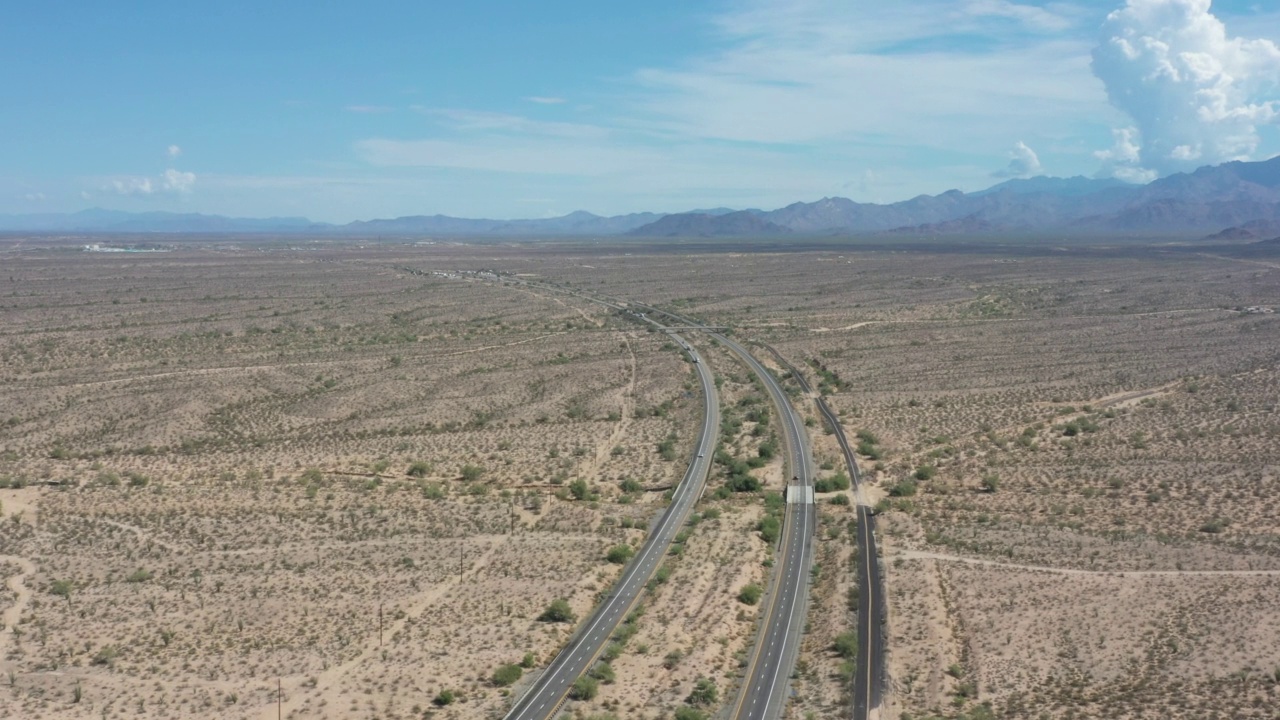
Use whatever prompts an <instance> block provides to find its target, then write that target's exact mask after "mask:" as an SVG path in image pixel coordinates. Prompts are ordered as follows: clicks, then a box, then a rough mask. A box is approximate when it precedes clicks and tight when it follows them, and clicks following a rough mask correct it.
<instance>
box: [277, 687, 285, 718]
mask: <svg viewBox="0 0 1280 720" xmlns="http://www.w3.org/2000/svg"><path fill="white" fill-rule="evenodd" d="M283 716H284V687H283V686H282V685H281V681H280V678H278V677H277V678H276V720H281V718H282V717H283Z"/></svg>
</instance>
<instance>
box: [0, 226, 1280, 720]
mask: <svg viewBox="0 0 1280 720" xmlns="http://www.w3.org/2000/svg"><path fill="white" fill-rule="evenodd" d="M795 244H796V245H797V246H803V247H791V248H781V247H776V246H760V247H756V248H751V247H739V248H735V250H738V251H736V252H726V251H725V250H726V249H725V248H721V247H716V246H714V245H703V246H691V245H681V246H675V245H670V246H661V247H660V246H650V245H642V244H638V243H637V244H632V245H628V246H627V247H626V248H625V249H622V248H620V247H619V248H608V247H606V248H603V249H601V248H600V247H587V246H583V245H572V244H560V243H546V244H523V245H520V244H474V245H455V244H451V243H443V242H442V243H436V244H431V245H415V244H412V243H408V244H399V243H385V244H382V245H376V246H375V245H370V246H367V247H363V248H361V247H356V246H336V245H333V246H331V245H327V244H323V243H303V244H299V245H295V246H285V245H277V244H271V243H262V242H260V241H255V242H254V243H246V242H210V243H195V244H193V246H192V247H189V248H183V249H180V250H178V251H175V252H172V253H164V254H155V255H147V256H129V255H118V256H113V255H109V254H92V255H89V254H81V253H77V252H74V251H72V250H70V249H69V248H68V247H64V246H60V245H58V244H57V243H55V242H47V243H41V242H35V243H31V242H26V243H16V244H13V243H11V244H8V245H5V246H4V247H3V248H2V249H0V252H2V253H3V254H2V257H3V261H4V267H5V272H4V273H3V274H0V275H2V276H0V281H7V284H6V285H4V290H5V291H4V292H3V293H0V313H3V316H4V317H5V319H6V322H5V324H4V327H3V329H2V330H0V358H3V362H2V363H0V485H2V486H3V487H0V513H2V514H3V517H2V518H0V573H3V576H4V583H5V585H6V587H7V588H8V592H7V594H6V595H4V596H3V598H0V611H2V612H3V617H4V621H5V625H6V632H4V633H3V634H2V635H0V662H2V663H3V667H2V668H0V670H3V673H4V677H5V678H6V681H7V687H5V688H0V714H5V715H13V716H19V717H49V718H54V717H80V716H83V717H125V716H129V717H133V716H137V717H148V716H155V717H172V716H175V715H181V716H202V717H273V716H274V713H275V712H276V702H277V700H278V699H279V700H280V701H281V702H282V709H283V710H284V713H285V714H286V715H290V716H292V717H299V718H300V717H368V718H373V717H378V718H412V717H426V716H432V717H439V718H489V717H495V716H499V715H500V714H501V712H502V710H503V709H504V708H505V707H506V706H507V705H508V704H509V702H510V700H511V698H512V696H513V695H514V694H516V693H519V692H520V691H521V690H522V688H523V687H525V686H526V685H527V683H528V682H529V681H530V679H531V678H533V677H536V676H537V673H538V672H540V669H541V668H543V667H545V666H546V664H547V663H548V662H549V661H550V659H551V657H552V656H553V655H554V653H555V651H556V650H557V649H558V648H559V647H560V645H561V644H562V643H563V642H564V641H565V639H566V638H567V637H568V636H569V634H570V633H571V632H572V631H573V628H574V621H575V620H576V619H578V618H582V617H586V616H587V615H588V614H589V612H590V608H591V607H592V605H593V604H594V602H595V601H596V599H597V598H598V597H599V596H600V594H601V593H602V592H604V591H605V590H606V589H607V588H608V586H609V585H610V583H611V582H612V581H613V579H614V578H616V577H617V574H618V573H619V571H620V569H621V567H622V565H621V564H618V563H619V562H625V557H626V556H627V555H628V553H629V552H631V551H634V549H635V548H637V547H638V546H639V543H640V541H641V539H642V538H643V535H644V533H645V531H646V528H647V527H648V523H649V521H650V520H651V519H652V518H653V516H654V514H655V513H656V511H657V510H658V508H660V507H661V505H662V504H663V501H664V500H663V498H664V494H665V493H666V492H667V491H668V490H669V489H670V487H671V485H672V483H674V482H675V481H676V480H677V479H678V478H679V477H680V476H681V474H682V472H683V470H684V467H685V465H684V463H685V461H686V460H687V458H688V456H689V452H690V448H691V445H692V439H693V434H694V431H695V429H696V427H697V424H698V413H699V412H700V400H699V399H698V394H697V385H696V381H695V379H694V377H693V375H692V373H691V372H690V368H689V364H688V362H687V361H686V360H684V359H683V358H682V357H681V354H680V353H679V352H677V348H676V347H674V346H673V344H672V343H670V342H669V340H668V339H667V338H666V337H665V336H664V335H662V334H661V333H656V332H652V331H650V330H649V329H647V328H646V327H644V326H643V325H641V324H639V323H636V322H634V321H632V320H629V319H627V318H625V317H621V316H619V314H618V313H615V312H613V311H611V310H608V309H606V308H603V307H600V306H597V305H593V304H591V303H588V302H585V301H583V300H581V299H579V298H574V297H573V296H571V295H564V294H557V293H549V292H540V291H537V290H535V289H531V288H527V287H520V286H516V285H513V284H511V283H507V282H504V278H513V277H526V278H536V279H538V280H540V281H542V282H546V283H549V284H553V285H557V286H560V287H564V288H580V289H586V290H590V291H592V292H601V293H606V294H609V295H612V296H614V297H620V298H623V299H626V298H632V299H636V300H643V301H645V302H650V303H654V304H657V305H660V306H663V307H668V308H671V309H675V310H679V311H680V312H681V313H682V314H686V315H689V316H691V317H694V318H698V319H702V320H706V321H708V322H712V323H715V324H717V325H722V326H726V327H729V328H730V330H729V331H728V332H731V333H733V334H734V335H735V336H737V337H738V338H739V339H742V340H752V339H757V340H761V341H765V342H768V343H770V344H771V345H773V346H774V347H776V348H777V349H778V350H779V352H781V353H782V354H783V355H784V356H785V357H787V358H788V359H789V360H790V361H791V362H792V363H793V364H795V365H796V366H797V367H798V368H800V369H801V370H802V371H803V372H805V373H806V374H807V376H808V379H809V381H810V384H811V385H812V386H813V387H814V389H815V390H816V391H818V392H821V393H823V394H825V395H826V396H827V397H828V400H829V402H830V403H831V405H832V406H833V408H835V410H836V411H837V412H838V413H839V415H840V416H841V418H842V421H843V423H844V425H845V428H846V430H847V431H848V433H849V436H850V438H851V439H854V440H855V442H856V443H857V445H858V453H859V457H860V460H861V463H862V469H863V473H864V478H865V479H866V480H867V481H868V482H869V488H868V495H869V496H870V497H871V500H872V502H874V503H878V504H879V513H880V517H881V520H880V528H881V530H882V533H883V537H882V538H881V542H882V550H883V552H884V561H885V562H884V566H885V568H886V575H887V576H886V578H885V582H886V587H887V589H888V591H889V598H890V616H889V619H888V638H889V649H890V661H889V662H890V667H889V671H890V672H889V675H890V682H891V684H890V688H889V689H888V690H889V694H888V697H887V706H886V708H885V711H886V715H885V717H889V718H894V720H897V719H898V718H912V719H914V720H921V719H923V718H930V719H932V718H961V717H963V718H969V719H970V720H975V719H977V718H982V717H989V716H994V717H1007V718H1034V719H1037V720H1038V719H1039V718H1041V717H1053V718H1059V717H1061V718H1067V717H1079V718H1084V717H1100V716H1101V717H1115V718H1157V717H1158V718H1206V717H1214V716H1215V713H1216V714H1217V716H1219V717H1224V718H1225V717H1241V718H1255V717H1256V718H1266V717H1271V715H1272V714H1274V711H1273V708H1274V707H1275V706H1276V705H1277V703H1280V695H1277V692H1278V688H1280V684H1278V682H1280V681H1277V678H1276V669H1277V668H1280V656H1278V655H1277V654H1276V652H1277V651H1276V648H1278V647H1280V641H1278V640H1277V638H1280V628H1278V627H1277V624H1276V623H1277V622H1280V607H1278V606H1277V602H1278V599H1280V593H1278V592H1277V589H1278V588H1277V586H1276V583H1277V582H1280V544H1278V541H1277V538H1280V527H1278V526H1277V518H1278V517H1280V506H1277V499H1276V498H1277V496H1278V495H1277V481H1278V479H1280V478H1277V475H1276V471H1275V468H1276V467H1277V466H1278V465H1280V464H1278V463H1277V458H1276V452H1277V449H1278V448H1280V416H1278V415H1277V404H1278V403H1280V375H1278V374H1277V373H1278V371H1277V369H1276V368H1277V362H1276V361H1277V359H1278V358H1277V355H1276V350H1275V348H1277V347H1280V326H1278V325H1277V324H1276V323H1277V320H1276V316H1275V315H1268V314H1249V313H1244V312H1241V311H1240V310H1239V308H1242V307H1249V306H1258V305H1269V304H1272V303H1274V298H1275V297H1276V296H1277V295H1280V287H1278V285H1280V283H1278V278H1280V276H1278V275H1277V268H1276V266H1275V265H1276V264H1275V263H1270V262H1269V261H1260V260H1257V259H1256V258H1254V259H1248V260H1240V259H1234V258H1233V257H1232V256H1230V255H1229V254H1226V253H1222V252H1219V253H1212V254H1206V253H1200V252H1198V251H1195V249H1193V248H1179V247H1175V246H1161V247H1148V246H1138V245H1133V244H1129V245H1125V244H1119V245H1113V246H1108V247H1094V248H1084V249H1081V248H1076V249H1063V248H1059V247H1045V246H1038V245H1035V244H1028V245H1024V246H1006V247H999V248H997V247H992V246H980V245H975V246H972V247H969V246H957V247H953V248H930V247H921V246H910V245H907V246H903V247H898V248H894V249H892V250H887V249H881V248H876V247H874V246H865V247H864V246H859V245H858V244H856V243H855V244H837V243H835V242H827V241H815V242H812V243H809V242H807V241H796V243H795ZM690 339H691V340H692V341H693V342H694V343H695V344H697V345H698V346H699V350H700V351H701V352H702V354H703V356H704V357H705V358H706V361H707V362H708V363H709V364H710V366H711V367H712V368H713V370H714V371H715V373H716V375H717V385H718V387H719V389H720V392H721V395H722V406H723V411H724V422H723V423H722V426H721V428H720V429H719V443H718V447H717V451H716V455H715V458H714V459H715V463H714V468H715V469H714V471H713V477H712V480H711V483H710V485H709V487H708V491H707V493H706V495H705V496H704V498H703V499H702V501H701V502H700V504H699V506H698V508H697V515H696V518H695V520H693V521H692V522H691V523H690V525H689V526H688V527H686V528H685V530H684V532H682V535H681V538H680V539H679V541H678V542H677V544H676V546H675V549H674V550H673V553H672V554H671V555H670V556H669V557H668V558H667V561H666V563H665V564H664V565H663V566H662V568H660V570H659V571H658V573H657V575H656V576H655V578H654V582H653V583H652V585H651V587H650V589H649V591H648V592H647V593H646V595H645V597H644V598H643V601H642V604H641V607H640V609H639V611H638V612H636V613H633V616H632V617H631V618H628V621H627V622H626V623H625V624H624V625H623V626H622V627H621V629H620V630H619V631H618V635H617V636H616V637H615V638H614V643H613V644H612V645H611V646H610V648H609V649H608V650H607V652H606V654H605V655H606V656H605V657H604V658H602V662H601V663H600V664H598V665H597V667H596V668H594V669H593V671H592V672H591V673H590V675H589V676H586V677H584V679H583V680H582V681H581V683H580V687H579V686H575V687H574V689H573V699H571V701H570V703H569V705H568V706H567V708H568V712H569V713H570V714H571V715H574V716H579V715H580V716H582V717H584V718H585V717H627V718H630V717H638V718H655V719H656V718H665V717H676V716H679V717H685V718H695V717H703V716H707V717H710V716H714V715H715V714H716V713H717V712H719V711H720V710H721V709H722V708H723V707H724V705H725V704H726V703H728V702H732V700H733V699H734V697H735V693H736V692H737V683H738V682H739V681H740V674H741V670H742V667H741V665H742V661H743V659H744V658H745V653H746V652H747V650H748V647H749V643H750V639H751V637H752V633H753V632H754V629H755V626H756V625H755V624H756V621H757V618H758V613H759V612H760V608H761V605H760V604H752V603H750V602H748V601H749V600H751V599H752V598H753V597H754V596H755V593H754V592H753V591H750V588H751V587H752V586H755V587H757V588H759V589H760V591H761V595H760V596H759V598H758V602H763V601H764V599H765V598H767V595H768V589H769V587H768V583H769V564H770V557H771V553H772V550H771V547H772V542H774V541H776V539H777V533H778V532H779V530H780V526H779V518H780V516H781V505H780V499H781V496H780V494H779V492H780V491H781V489H782V486H783V484H784V474H783V469H782V466H781V462H782V461H781V455H782V453H781V446H780V444H779V443H780V440H779V438H778V437H777V427H776V425H777V423H776V419H774V418H772V417H771V415H770V413H771V412H772V411H771V409H770V408H769V406H768V402H767V396H766V395H765V394H764V393H763V390H762V388H760V387H759V386H758V385H757V384H756V383H755V381H754V380H753V379H752V377H751V375H750V373H748V372H747V370H746V369H745V368H743V367H742V366H741V365H739V364H738V363H737V361H736V360H734V359H733V358H732V356H730V355H729V354H727V353H725V352H724V351H723V350H722V349H720V348H717V347H715V345H714V344H712V343H709V342H706V341H705V339H704V338H699V337H696V336H691V337H690ZM786 385H787V387H788V388H789V390H790V391H791V392H793V393H796V396H795V397H794V401H795V405H796V407H797V409H799V410H801V411H802V412H803V413H804V414H805V416H806V418H807V424H808V425H809V430H810V434H811V436H812V437H813V439H814V452H815V460H816V462H817V463H818V466H819V468H820V470H819V477H818V480H819V482H820V483H821V487H820V490H822V492H820V493H819V502H820V504H821V508H822V509H821V514H820V518H821V520H820V525H819V528H818V548H817V563H816V565H817V569H816V570H815V574H814V577H813V585H812V594H811V597H810V613H809V621H808V624H807V628H806V636H805V640H804V643H803V645H802V649H801V657H800V665H799V667H798V668H797V673H796V674H795V677H794V678H793V683H792V687H793V690H794V691H795V692H796V696H795V699H794V700H793V702H792V703H791V704H790V705H789V708H788V717H790V718H808V717H830V716H837V715H839V714H840V713H842V712H843V708H842V705H843V704H844V703H846V702H847V699H848V698H847V684H848V683H847V678H848V675H849V673H850V672H851V668H850V666H849V654H850V650H851V648H854V647H856V643H857V642H858V638H857V636H856V632H854V631H853V608H854V607H855V606H856V602H857V593H856V590H855V588H854V572H853V566H852V562H853V557H854V545H853V542H854V540H855V537H856V536H855V535H854V533H853V527H852V525H851V522H852V519H853V517H854V514H853V510H852V508H851V507H850V506H849V505H848V504H847V503H849V502H850V501H851V494H850V491H849V490H846V489H844V488H845V484H846V483H847V482H848V477H847V473H845V472H844V469H843V467H842V465H841V462H840V458H839V456H838V454H837V451H836V448H835V445H834V443H833V442H832V441H831V439H830V438H829V437H828V436H827V435H826V434H825V433H824V432H823V430H822V427H821V424H820V423H819V422H817V418H816V417H815V416H814V415H813V412H812V407H811V406H812V403H811V402H809V401H808V400H807V399H806V398H803V397H800V396H799V395H798V390H797V389H796V388H795V384H794V383H787V384H786ZM277 683H279V685H277ZM277 687H279V688H280V690H281V691H282V692H281V693H280V695H279V696H278V695H277ZM713 691H714V692H713ZM1269 713H1270V714H1269Z"/></svg>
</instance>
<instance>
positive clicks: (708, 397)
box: [506, 333, 720, 720]
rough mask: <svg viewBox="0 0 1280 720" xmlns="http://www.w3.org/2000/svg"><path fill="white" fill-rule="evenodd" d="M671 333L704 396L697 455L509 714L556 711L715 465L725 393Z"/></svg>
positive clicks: (512, 718)
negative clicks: (615, 575)
mask: <svg viewBox="0 0 1280 720" xmlns="http://www.w3.org/2000/svg"><path fill="white" fill-rule="evenodd" d="M671 337H672V338H673V339H674V340H675V341H676V342H678V343H680V345H681V346H682V347H684V348H686V349H687V350H688V352H689V355H690V356H691V358H692V359H693V360H694V361H695V362H694V365H693V367H694V369H695V370H696V371H697V373H698V379H699V381H700V382H701V384H702V396H703V401H704V407H703V413H704V414H703V422H702V432H701V434H700V435H699V436H698V442H697V444H696V445H695V446H694V453H693V460H692V462H690V463H689V468H688V470H686V471H685V474H684V477H683V478H682V479H681V481H680V484H679V485H678V486H676V491H675V494H674V495H673V496H672V498H671V503H670V504H669V505H668V506H667V509H666V511H665V512H663V514H662V516H661V517H660V518H659V519H658V521H657V523H656V524H655V525H654V526H653V527H652V528H651V529H650V531H649V535H648V537H647V538H645V541H644V545H643V547H641V549H640V552H639V553H638V554H636V556H635V557H634V558H632V560H631V562H630V563H628V564H627V566H626V568H624V569H623V571H622V577H621V578H619V579H618V582H617V583H615V584H614V586H613V587H612V588H611V589H610V591H609V594H608V595H607V596H606V597H605V598H604V600H603V602H601V603H600V604H599V605H598V606H597V607H596V610H595V612H594V613H592V615H591V617H590V618H588V619H587V620H586V621H585V622H584V623H583V624H582V625H581V626H580V627H579V629H578V631H577V632H576V633H575V634H574V636H573V638H572V639H571V640H570V641H569V644H568V645H567V646H566V647H565V648H564V649H563V650H561V651H560V654H559V655H557V656H556V658H555V660H553V661H552V663H551V665H550V666H549V667H548V668H547V670H546V672H544V673H542V675H540V676H539V677H538V678H537V680H535V681H534V683H533V685H532V686H531V687H530V688H529V689H528V691H526V692H525V694H524V695H523V696H522V697H521V698H520V700H519V701H518V702H517V703H516V704H515V705H514V706H513V707H512V708H511V711H510V712H508V713H507V715H506V720H546V719H547V718H551V717H554V716H555V714H556V712H557V711H558V710H559V709H560V705H561V704H562V703H563V702H564V700H565V698H566V697H567V696H568V694H569V691H570V690H571V689H572V688H573V683H574V682H575V681H576V680H577V679H578V678H579V677H581V676H582V674H583V673H584V672H586V671H587V670H589V669H590V668H591V666H592V665H593V664H594V663H595V661H596V659H597V658H598V657H599V656H600V653H601V651H602V650H603V649H604V647H605V645H606V644H607V643H608V642H609V639H610V637H612V635H613V632H614V630H616V629H617V627H618V624H619V623H620V622H621V621H622V620H624V619H625V618H626V617H627V614H628V613H630V612H631V610H632V608H633V607H634V606H635V604H636V600H637V599H638V598H639V596H640V593H641V592H642V591H643V590H644V586H645V585H646V584H647V583H648V582H649V578H650V577H652V576H653V573H654V571H655V570H657V569H658V566H659V565H661V564H662V560H663V558H665V557H666V555H667V550H668V549H669V548H670V547H671V541H672V540H673V539H674V538H675V536H676V535H677V534H678V533H679V532H680V529H681V528H682V527H683V526H684V524H685V521H686V520H687V519H688V517H689V513H690V511H691V510H692V509H693V506H694V504H695V503H697V501H698V498H699V497H701V496H702V491H703V489H704V488H705V487H706V482H707V473H708V471H709V470H710V469H711V459H712V455H714V450H715V443H716V434H717V433H718V432H719V427H720V399H719V396H718V395H717V393H716V386H715V381H714V378H713V377H712V375H711V371H710V370H709V369H708V368H707V364H706V363H705V362H701V361H699V358H698V354H697V351H696V350H693V349H692V348H691V347H690V346H689V344H688V343H687V342H685V341H684V340H683V339H682V338H681V337H680V336H678V335H675V334H674V333H672V334H671Z"/></svg>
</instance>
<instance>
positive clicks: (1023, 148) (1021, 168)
mask: <svg viewBox="0 0 1280 720" xmlns="http://www.w3.org/2000/svg"><path fill="white" fill-rule="evenodd" d="M1043 170H1044V168H1042V167H1041V166H1040V158H1039V156H1037V155H1036V151H1035V150H1032V149H1031V148H1030V147H1028V146H1027V144H1026V143H1024V142H1022V141H1021V140H1019V141H1018V143H1017V144H1016V145H1014V146H1013V149H1012V150H1010V151H1009V165H1008V167H1006V168H1005V169H1003V170H997V171H996V172H993V173H991V176H992V177H997V178H1029V177H1035V176H1036V175H1040V174H1041V173H1042V172H1043Z"/></svg>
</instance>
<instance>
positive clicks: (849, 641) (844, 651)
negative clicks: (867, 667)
mask: <svg viewBox="0 0 1280 720" xmlns="http://www.w3.org/2000/svg"><path fill="white" fill-rule="evenodd" d="M833 647H834V648H835V651H836V654H837V655H839V656H840V657H842V658H844V659H845V660H853V659H855V658H857V656H858V633H856V632H854V631H852V630H849V631H846V632H842V633H840V634H839V635H837V636H836V640H835V643H833Z"/></svg>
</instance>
